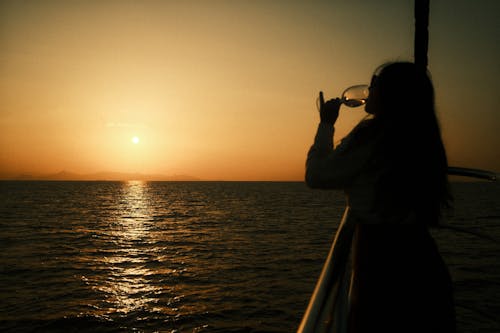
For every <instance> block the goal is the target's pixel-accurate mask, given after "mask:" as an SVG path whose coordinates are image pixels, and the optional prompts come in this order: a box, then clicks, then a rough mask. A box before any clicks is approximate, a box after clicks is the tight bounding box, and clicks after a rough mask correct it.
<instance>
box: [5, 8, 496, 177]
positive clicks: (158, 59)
mask: <svg viewBox="0 0 500 333" xmlns="http://www.w3.org/2000/svg"><path fill="white" fill-rule="evenodd" d="M499 13H500V1H498V0H489V1H487V0H475V1H471V0H431V9H430V27H429V28H430V31H429V33H430V42H429V70H430V71H431V73H432V77H433V81H434V84H435V88H436V102H437V110H438V116H439V118H440V122H441V127H442V132H443V138H444V141H445V144H446V148H447V152H448V158H449V162H450V165H455V166H463V167H475V168H482V169H488V170H492V171H496V172H499V171H500V154H499V153H498V151H499V148H498V144H499V143H500V108H499V105H500V90H499V83H498V81H499V79H500V63H499V60H500V25H499V24H498V22H499V19H500V17H499ZM413 24H414V22H413V0H392V1H382V0H380V1H372V0H353V1H347V0H342V1H333V0H331V1H291V0H283V1H273V0H257V1H248V0H241V1H237V0H233V1H229V0H228V1H212V0H200V1H106V0H104V1H49V0H45V1H3V0H2V1H0V178H9V177H13V176H16V175H18V174H22V173H31V174H45V173H56V172H59V171H62V170H66V171H71V172H75V173H82V174H83V173H94V172H100V171H117V172H133V173H136V172H137V173H144V174H163V175H175V174H187V175H191V176H195V177H198V178H201V179H206V180H302V179H303V175H304V164H305V157H306V153H307V150H308V148H309V146H310V145H311V144H312V140H313V136H314V133H315V130H316V126H317V123H318V114H317V111H316V106H315V100H316V97H317V94H318V92H319V91H320V90H323V91H324V92H325V95H326V97H328V98H332V97H336V96H338V95H339V94H340V93H341V92H342V91H343V89H344V88H345V87H347V86H350V85H354V84H360V83H369V80H370V77H371V75H372V73H373V71H374V69H375V68H376V67H377V66H378V65H380V64H382V63H384V62H387V61H393V60H412V56H413V34H414V25H413ZM402 107H404V106H402ZM364 115H365V113H364V111H363V109H362V108H358V109H348V108H345V107H343V108H342V110H341V116H340V118H339V120H338V123H337V126H336V128H337V133H336V138H335V140H336V141H337V140H339V139H340V138H341V137H342V136H344V135H345V134H347V132H348V131H349V130H350V129H351V128H352V127H353V126H354V124H356V123H357V122H358V121H359V120H361V119H362V118H363V117H364ZM422 135H425V133H422ZM134 138H135V139H134Z"/></svg>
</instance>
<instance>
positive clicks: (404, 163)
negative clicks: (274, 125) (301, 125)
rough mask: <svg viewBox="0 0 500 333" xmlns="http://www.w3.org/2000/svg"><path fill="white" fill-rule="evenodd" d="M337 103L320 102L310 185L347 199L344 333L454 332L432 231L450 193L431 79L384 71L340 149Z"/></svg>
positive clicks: (408, 68)
mask: <svg viewBox="0 0 500 333" xmlns="http://www.w3.org/2000/svg"><path fill="white" fill-rule="evenodd" d="M340 105H341V100H340V99H338V98H336V99H332V100H329V101H327V102H326V103H324V102H322V103H321V105H320V119H321V122H320V124H319V127H318V131H317V133H316V137H315V141H314V144H313V146H312V147H311V149H310V150H309V153H308V156H307V164H306V182H307V184H308V185H309V186H310V187H312V188H324V189H343V190H344V191H345V192H346V194H347V206H348V209H347V210H346V212H347V214H346V215H347V216H346V217H345V220H344V221H345V224H346V225H347V226H348V227H350V228H352V230H353V239H352V247H351V258H352V271H351V279H350V287H349V298H348V299H349V301H348V304H349V306H348V320H347V330H348V331H349V332H379V331H381V332H453V331H455V312H454V302H453V291H452V283H451V278H450V275H449V272H448V269H447V267H446V265H445V263H444V262H443V260H442V258H441V256H440V254H439V252H438V248H437V246H436V244H435V242H434V240H433V238H432V237H431V235H430V233H429V227H432V226H436V225H438V222H439V218H440V213H441V209H442V208H443V207H447V206H449V203H450V202H451V196H450V193H449V188H448V179H447V174H446V170H447V160H446V152H445V149H444V145H443V142H442V139H441V133H440V129H439V125H438V121H437V118H436V114H435V108H434V89H433V85H432V82H431V80H430V78H429V75H428V73H426V72H425V71H423V70H422V69H420V68H419V67H417V66H415V64H413V63H410V62H396V63H389V64H385V65H383V66H381V67H379V68H378V69H377V70H376V72H375V74H374V75H373V77H372V80H371V84H370V88H369V97H368V99H367V102H366V105H365V110H366V112H367V113H369V114H370V115H371V117H370V118H369V119H365V120H363V121H361V122H360V123H359V124H358V125H357V126H356V127H355V128H354V129H353V130H352V131H351V133H350V134H348V135H347V136H346V137H345V138H344V139H343V140H342V141H341V143H340V144H339V145H338V146H337V147H335V148H334V147H333V134H334V124H335V122H336V120H337V117H338V113H339V108H340Z"/></svg>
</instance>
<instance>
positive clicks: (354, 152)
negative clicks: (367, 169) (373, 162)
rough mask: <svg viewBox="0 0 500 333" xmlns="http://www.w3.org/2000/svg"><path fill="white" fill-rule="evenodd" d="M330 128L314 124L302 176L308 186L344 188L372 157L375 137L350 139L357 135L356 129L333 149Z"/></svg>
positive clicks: (323, 123) (329, 125)
mask: <svg viewBox="0 0 500 333" xmlns="http://www.w3.org/2000/svg"><path fill="white" fill-rule="evenodd" d="M334 131H335V129H334V127H333V125H332V124H328V123H325V122H321V123H320V124H319V126H318V131H317V133H316V136H315V139H314V144H313V145H312V147H311V148H310V149H309V152H308V154H307V161H306V177H305V178H306V183H307V185H308V186H309V187H311V188H322V189H341V188H345V187H346V186H348V185H349V184H350V183H351V182H352V181H353V180H354V178H356V176H357V175H359V173H360V172H361V171H362V168H363V166H365V164H366V163H367V162H368V161H369V159H370V157H371V156H372V152H373V150H374V144H375V140H367V139H368V138H365V140H353V138H354V136H356V135H357V134H356V130H354V131H353V132H351V133H350V134H349V135H348V136H347V137H346V138H344V139H343V140H342V142H341V143H340V144H339V145H338V146H337V147H335V149H334V148H333V135H334ZM372 139H373V138H372ZM353 141H356V142H353Z"/></svg>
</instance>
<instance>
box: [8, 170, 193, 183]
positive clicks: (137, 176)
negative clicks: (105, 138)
mask: <svg viewBox="0 0 500 333" xmlns="http://www.w3.org/2000/svg"><path fill="white" fill-rule="evenodd" d="M1 178H2V179H9V180H80V181H84V180H87V181H91V180H109V181H124V180H144V181H199V180H201V179H199V178H197V177H193V176H189V175H171V176H166V175H160V174H142V173H125V172H96V173H90V174H78V173H74V172H70V171H60V172H58V173H54V174H27V173H23V174H20V175H17V176H4V177H1Z"/></svg>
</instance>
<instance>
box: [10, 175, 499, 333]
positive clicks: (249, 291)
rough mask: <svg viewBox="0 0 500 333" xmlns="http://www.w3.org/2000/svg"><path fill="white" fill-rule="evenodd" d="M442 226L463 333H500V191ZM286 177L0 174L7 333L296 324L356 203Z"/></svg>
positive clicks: (472, 200)
mask: <svg viewBox="0 0 500 333" xmlns="http://www.w3.org/2000/svg"><path fill="white" fill-rule="evenodd" d="M453 191H454V195H455V205H456V207H455V210H454V211H453V212H450V213H449V214H448V217H447V221H448V223H449V224H450V225H453V226H456V227H465V228H468V230H469V231H471V232H472V233H471V232H460V231H453V230H449V229H438V230H434V231H433V235H434V236H435V238H436V240H437V242H438V245H439V247H440V249H441V252H442V255H443V257H444V259H445V261H446V262H447V264H448V266H449V269H450V272H451V274H452V277H453V281H454V286H455V297H456V303H457V315H458V325H459V331H460V332H498V331H500V318H499V316H498V314H499V313H500V267H499V266H500V264H499V254H500V247H499V245H498V244H499V241H500V205H499V202H500V186H499V184H498V183H484V182H480V183H454V184H453ZM344 204H345V201H344V197H343V194H342V192H339V191H318V190H310V189H308V188H307V187H306V186H305V185H304V184H303V183H286V182H285V183H279V182H277V183H274V182H262V183H260V182H6V181H5V182H0V331H7V332H294V331H295V330H296V329H297V326H298V324H299V323H300V320H301V317H302V314H303V312H304V310H305V308H306V306H307V304H308V301H309V297H310V295H311V293H312V291H313V289H314V285H315V283H316V279H317V278H318V276H319V274H320V272H321V268H322V265H323V261H324V260H325V258H326V255H327V253H328V250H329V247H330V243H331V241H332V238H333V236H334V233H335V230H336V228H337V225H338V223H339V221H340V218H341V215H342V212H343V209H344Z"/></svg>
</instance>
